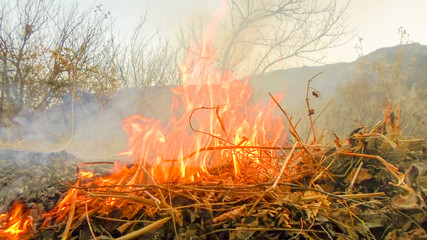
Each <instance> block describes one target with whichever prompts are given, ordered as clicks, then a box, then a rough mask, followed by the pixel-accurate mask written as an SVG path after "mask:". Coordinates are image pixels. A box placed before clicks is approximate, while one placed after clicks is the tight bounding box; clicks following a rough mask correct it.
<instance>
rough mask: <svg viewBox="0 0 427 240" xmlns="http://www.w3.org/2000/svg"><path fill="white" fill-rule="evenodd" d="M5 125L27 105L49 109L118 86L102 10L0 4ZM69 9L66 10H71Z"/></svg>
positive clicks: (111, 40) (52, 3)
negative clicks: (68, 98) (64, 100)
mask: <svg viewBox="0 0 427 240" xmlns="http://www.w3.org/2000/svg"><path fill="white" fill-rule="evenodd" d="M1 6H2V8H1V9H2V10H1V12H0V14H1V16H0V21H1V22H0V60H1V71H2V73H1V96H0V114H1V119H2V120H8V119H9V120H10V119H12V118H13V117H14V116H15V115H16V114H17V113H18V112H19V111H21V110H22V109H23V107H24V106H28V107H30V108H32V109H36V110H45V109H47V108H49V107H50V106H52V104H55V103H58V102H61V101H63V99H64V96H66V95H67V94H68V95H71V96H72V98H73V99H74V98H75V97H77V96H78V95H79V93H81V92H96V93H104V92H108V91H111V90H114V89H116V88H117V87H118V80H117V79H118V78H117V70H116V69H115V65H114V64H113V62H114V59H115V57H116V52H115V51H114V49H115V48H114V38H113V37H112V35H109V34H108V33H109V30H110V29H111V28H110V27H111V23H110V22H108V20H109V13H108V12H107V11H105V10H104V9H103V8H102V6H96V7H94V8H93V9H90V10H88V11H86V12H83V13H80V12H78V8H77V6H70V7H69V8H66V9H63V6H62V5H61V3H60V2H56V1H53V0H52V1H30V0H28V1H19V0H17V1H15V2H11V1H1ZM67 9H68V11H67Z"/></svg>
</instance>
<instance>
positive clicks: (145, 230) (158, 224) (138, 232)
mask: <svg viewBox="0 0 427 240" xmlns="http://www.w3.org/2000/svg"><path fill="white" fill-rule="evenodd" d="M170 219H171V217H165V218H163V219H160V220H157V221H155V222H153V223H151V224H150V225H148V226H145V227H143V228H141V229H139V230H136V231H134V232H131V233H128V234H126V235H124V236H122V237H119V238H116V240H130V239H134V238H137V237H139V236H141V235H143V234H146V233H149V232H152V231H154V230H156V229H157V228H159V227H161V226H163V225H165V223H167V222H168V221H169V220H170Z"/></svg>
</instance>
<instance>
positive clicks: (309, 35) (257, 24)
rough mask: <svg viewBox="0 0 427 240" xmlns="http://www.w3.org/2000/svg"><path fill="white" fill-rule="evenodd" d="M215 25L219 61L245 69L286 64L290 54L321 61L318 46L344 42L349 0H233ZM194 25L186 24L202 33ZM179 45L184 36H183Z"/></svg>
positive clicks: (259, 69) (249, 71) (254, 70)
mask: <svg viewBox="0 0 427 240" xmlns="http://www.w3.org/2000/svg"><path fill="white" fill-rule="evenodd" d="M228 4H229V6H228V12H227V14H226V15H225V17H224V18H223V21H222V28H221V29H217V31H216V33H215V34H216V36H215V38H216V39H215V40H214V42H215V44H216V48H217V49H218V55H219V58H218V64H219V66H220V68H221V69H222V70H223V71H224V70H233V71H236V72H238V73H240V74H241V75H242V76H244V75H253V74H261V73H264V72H267V71H270V70H273V69H277V68H288V67H289V60H291V59H293V60H295V59H302V60H304V61H311V62H316V63H319V62H320V60H321V57H319V54H318V53H319V52H320V51H322V50H325V49H328V48H332V47H335V46H338V45H340V44H343V43H344V42H345V41H346V40H347V39H346V38H345V37H346V36H347V35H346V29H345V26H344V24H343V22H344V20H345V11H346V9H347V7H348V4H349V1H347V0H345V1H340V0H327V1H320V0H231V1H229V3H228ZM197 29H198V28H197V27H193V28H192V30H190V32H191V33H193V34H192V36H195V38H198V37H200V35H198V34H197V33H198V32H199V31H198V30H197ZM181 43H182V45H184V44H186V43H188V41H181Z"/></svg>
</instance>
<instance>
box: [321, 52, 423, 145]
mask: <svg viewBox="0 0 427 240" xmlns="http://www.w3.org/2000/svg"><path fill="white" fill-rule="evenodd" d="M401 46H402V45H401ZM412 46H413V47H415V48H416V47H418V46H419V45H417V44H415V45H412ZM418 58H422V59H418ZM426 71H427V65H426V61H425V58H424V56H423V55H411V54H408V53H405V52H403V50H402V48H401V49H399V50H398V51H397V53H396V54H395V55H392V56H382V57H381V56H375V59H367V58H360V59H359V61H358V70H357V76H356V80H355V81H348V82H345V83H344V84H342V85H341V86H339V88H338V89H337V92H336V94H335V97H334V101H333V102H332V104H331V105H330V106H328V108H327V109H326V110H325V112H324V115H323V116H320V117H319V119H318V124H319V126H321V127H322V128H325V129H328V130H330V131H333V132H336V133H339V134H340V135H343V134H349V133H350V132H352V131H353V130H354V129H356V128H358V127H368V128H371V129H372V128H373V127H374V126H375V125H376V124H377V123H378V122H379V121H380V120H382V115H383V112H384V111H385V110H386V109H385V106H386V102H387V101H388V100H390V101H391V103H392V105H393V106H394V107H397V106H399V108H400V119H399V121H400V123H399V124H400V127H401V130H402V134H403V135H404V136H409V135H418V136H423V137H425V136H427V132H426V127H425V124H426V123H425V119H426V117H427V105H426V103H425V99H426V97H427V92H426V89H427V81H426V77H425V76H426V73H427V72H426ZM318 111H319V112H320V110H318Z"/></svg>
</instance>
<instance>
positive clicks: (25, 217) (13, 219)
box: [0, 201, 33, 239]
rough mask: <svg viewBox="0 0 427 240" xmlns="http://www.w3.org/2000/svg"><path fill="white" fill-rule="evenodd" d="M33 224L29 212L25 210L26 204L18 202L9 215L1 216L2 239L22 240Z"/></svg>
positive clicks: (0, 231) (0, 234)
mask: <svg viewBox="0 0 427 240" xmlns="http://www.w3.org/2000/svg"><path fill="white" fill-rule="evenodd" d="M32 224H33V220H32V217H31V216H30V215H29V211H28V210H27V209H25V204H24V203H23V202H21V201H16V202H15V203H14V204H13V205H12V208H11V210H10V211H9V213H4V214H0V236H1V237H2V239H3V238H4V239H20V238H19V236H21V235H24V234H25V233H26V232H27V231H29V229H30V228H31V226H32Z"/></svg>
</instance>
